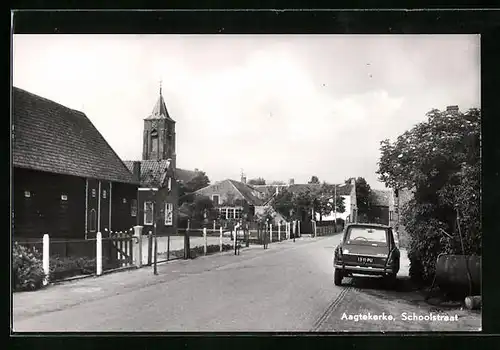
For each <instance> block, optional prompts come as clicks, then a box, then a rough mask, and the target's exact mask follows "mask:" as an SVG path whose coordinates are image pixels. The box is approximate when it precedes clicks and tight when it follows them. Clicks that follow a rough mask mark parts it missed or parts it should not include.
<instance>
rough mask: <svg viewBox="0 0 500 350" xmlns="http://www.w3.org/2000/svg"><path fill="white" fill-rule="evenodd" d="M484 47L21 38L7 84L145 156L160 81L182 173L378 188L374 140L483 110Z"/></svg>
mask: <svg viewBox="0 0 500 350" xmlns="http://www.w3.org/2000/svg"><path fill="white" fill-rule="evenodd" d="M479 45H480V38H479V36H477V35H385V36H382V35H364V36H357V35H60V34H59V35H14V41H13V60H12V62H13V67H12V68H13V75H12V79H13V85H14V86H16V87H19V88H21V89H24V90H27V91H29V92H32V93H34V94H37V95H40V96H43V97H45V98H48V99H51V100H53V101H56V102H58V103H60V104H63V105H65V106H67V107H69V108H73V109H77V110H80V111H83V112H84V113H85V114H86V115H87V116H88V118H89V119H90V120H91V121H92V123H93V124H94V125H95V126H96V127H97V129H98V130H99V131H100V132H101V134H102V135H103V136H104V138H105V139H106V140H107V141H108V143H109V144H110V145H111V147H112V148H113V149H114V150H115V151H116V153H117V154H118V155H119V156H120V157H121V158H122V159H123V160H140V159H141V157H142V132H143V124H144V121H143V119H144V118H146V117H148V116H149V115H150V114H151V111H152V109H153V106H154V104H155V102H156V100H157V99H158V95H159V86H160V81H161V82H162V91H163V96H164V99H165V102H166V105H167V109H168V111H169V114H170V116H171V117H172V118H173V119H174V120H175V121H176V137H177V145H176V149H177V166H178V167H180V168H183V169H195V168H198V169H200V170H203V171H205V172H206V174H207V175H208V177H209V178H210V180H211V181H212V182H215V181H218V180H223V179H226V178H232V179H236V180H238V179H240V174H241V172H242V171H243V172H244V173H245V175H246V177H247V178H248V179H252V178H257V177H262V178H264V179H266V181H267V182H270V181H276V180H278V181H288V180H289V179H292V178H293V179H294V180H295V183H305V182H307V181H309V180H310V178H311V176H313V175H315V176H317V177H318V178H319V179H320V181H326V182H329V183H342V182H343V181H344V180H345V179H347V178H350V177H364V178H365V179H366V180H367V182H368V184H369V185H370V186H371V187H372V188H376V189H383V188H385V186H384V184H383V183H381V182H379V181H378V177H377V174H376V170H377V167H378V166H377V162H378V160H379V159H380V150H379V147H380V141H381V140H383V139H391V140H394V139H395V138H396V137H397V136H398V135H400V134H402V133H403V132H404V131H406V130H408V129H410V128H412V127H413V126H414V125H415V124H416V123H418V122H421V121H425V119H426V117H425V113H426V112H428V111H429V110H431V109H432V108H438V109H445V108H446V106H448V105H459V107H460V109H461V110H464V111H465V110H467V109H468V108H471V107H480V46H479Z"/></svg>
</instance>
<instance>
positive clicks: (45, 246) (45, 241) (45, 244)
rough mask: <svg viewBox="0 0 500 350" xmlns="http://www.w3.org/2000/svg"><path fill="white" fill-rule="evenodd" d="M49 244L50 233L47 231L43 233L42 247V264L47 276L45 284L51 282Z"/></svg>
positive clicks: (44, 280)
mask: <svg viewBox="0 0 500 350" xmlns="http://www.w3.org/2000/svg"><path fill="white" fill-rule="evenodd" d="M49 244H50V240H49V235H48V234H47V233H46V234H44V235H43V248H42V250H43V256H42V260H43V264H42V265H43V273H44V274H45V278H44V279H43V285H44V286H45V285H47V284H48V283H49V274H50V259H49V256H50V255H49V253H50V250H49Z"/></svg>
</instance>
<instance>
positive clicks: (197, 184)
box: [186, 171, 210, 192]
mask: <svg viewBox="0 0 500 350" xmlns="http://www.w3.org/2000/svg"><path fill="white" fill-rule="evenodd" d="M208 185H210V179H209V178H208V176H207V175H206V174H205V172H204V171H199V172H198V173H197V174H196V176H195V177H193V178H192V179H191V180H189V181H188V183H187V184H186V187H187V188H188V189H189V192H195V191H198V190H199V189H202V188H204V187H207V186H208Z"/></svg>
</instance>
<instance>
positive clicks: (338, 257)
mask: <svg viewBox="0 0 500 350" xmlns="http://www.w3.org/2000/svg"><path fill="white" fill-rule="evenodd" d="M335 261H337V262H342V249H341V248H337V249H335Z"/></svg>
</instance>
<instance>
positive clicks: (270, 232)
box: [269, 224, 273, 243]
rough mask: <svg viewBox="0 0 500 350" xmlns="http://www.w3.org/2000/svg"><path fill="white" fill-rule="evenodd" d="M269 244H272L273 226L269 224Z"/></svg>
mask: <svg viewBox="0 0 500 350" xmlns="http://www.w3.org/2000/svg"><path fill="white" fill-rule="evenodd" d="M269 243H273V224H269Z"/></svg>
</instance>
